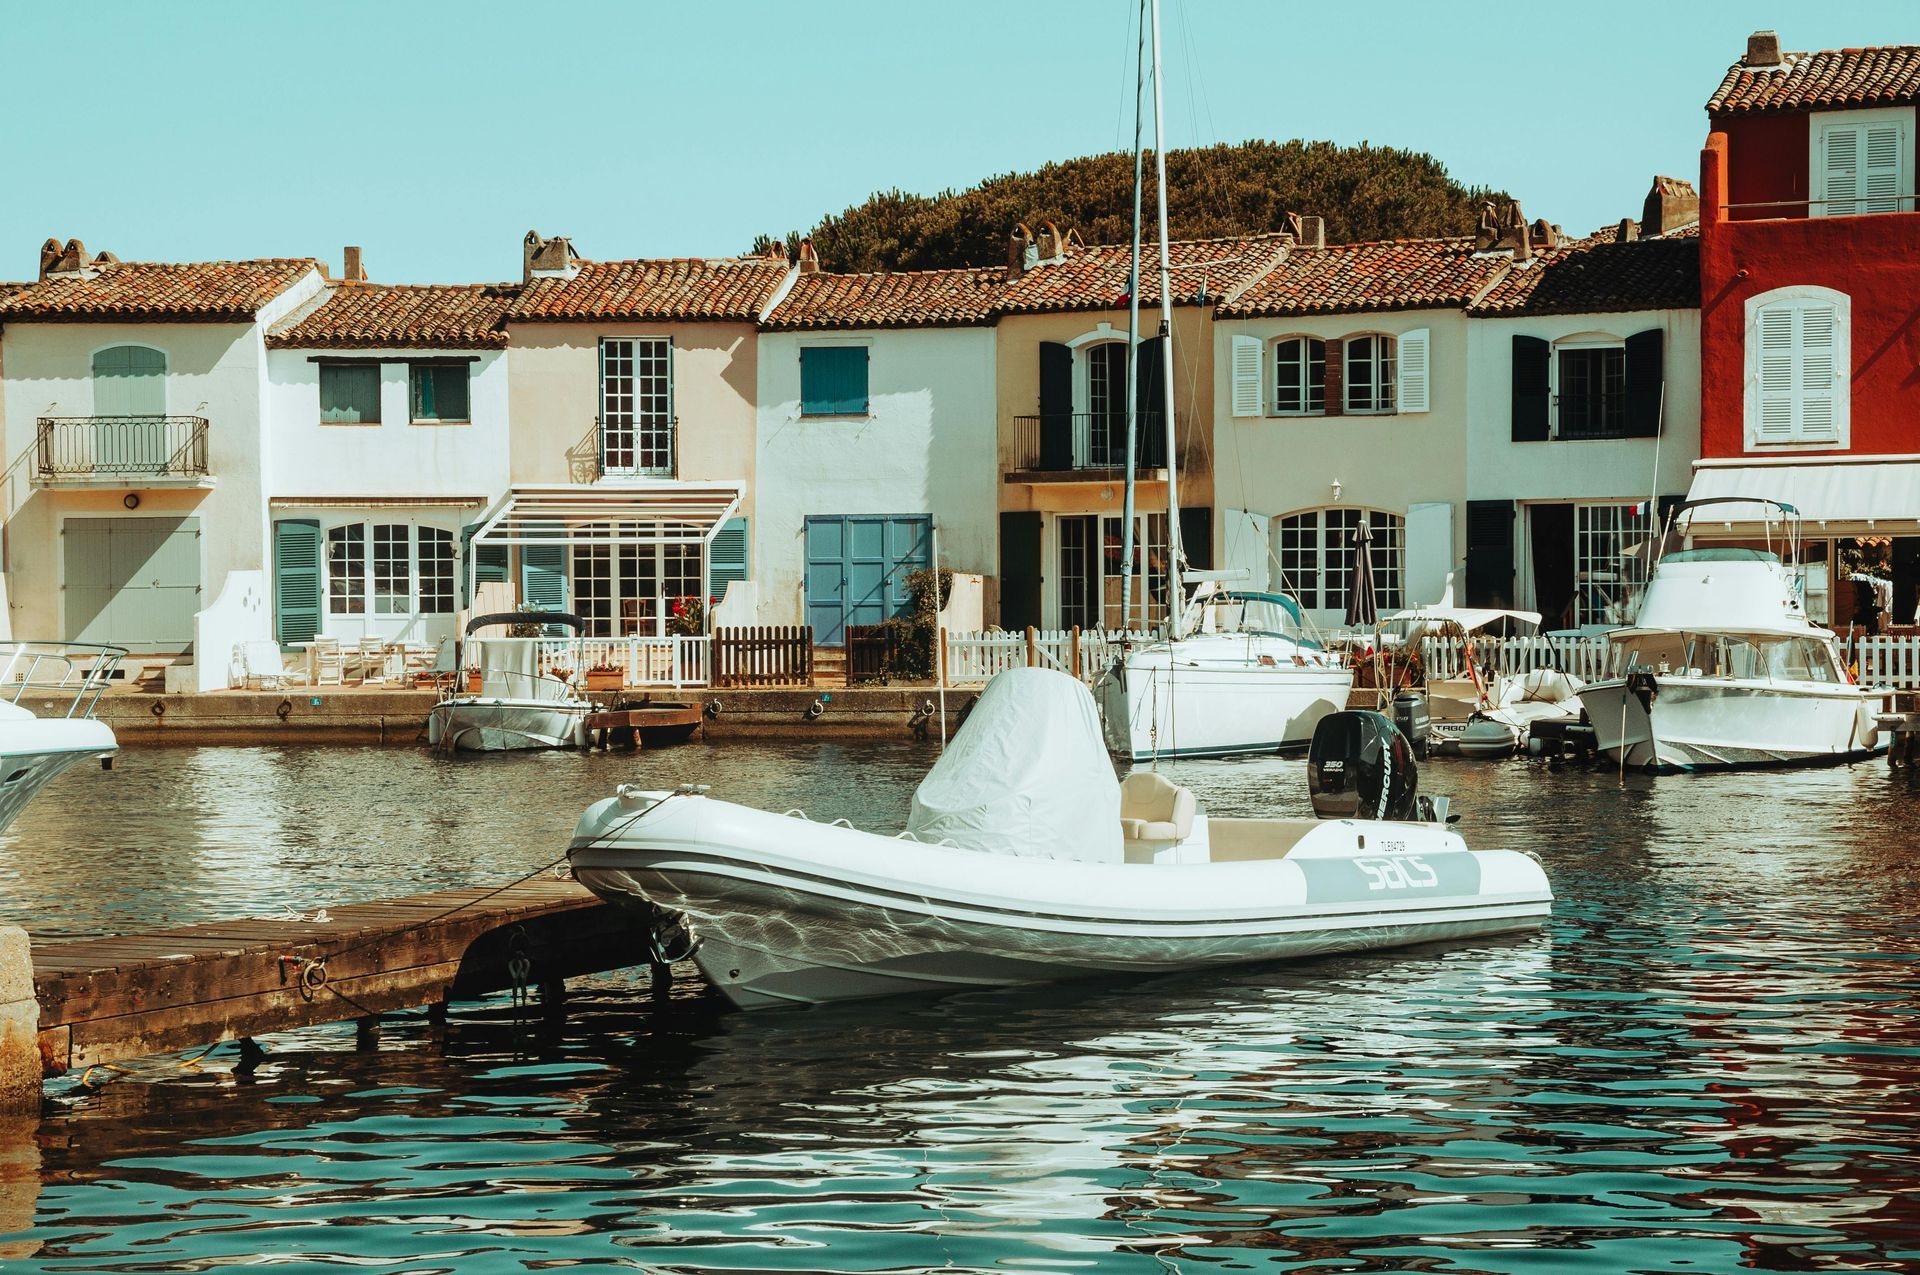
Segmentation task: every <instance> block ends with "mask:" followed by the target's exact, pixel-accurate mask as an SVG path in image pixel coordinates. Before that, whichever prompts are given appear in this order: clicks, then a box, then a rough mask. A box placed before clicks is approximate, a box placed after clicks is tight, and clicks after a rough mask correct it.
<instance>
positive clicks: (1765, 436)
mask: <svg viewBox="0 0 1920 1275" xmlns="http://www.w3.org/2000/svg"><path fill="white" fill-rule="evenodd" d="M1746 309H1747V313H1746V318H1747V331H1746V349H1747V359H1746V373H1747V376H1746V382H1747V383H1746V421H1747V430H1746V433H1747V442H1748V444H1749V445H1756V444H1757V445H1760V446H1766V445H1769V444H1773V445H1779V444H1786V445H1793V444H1796V443H1798V444H1826V445H1832V444H1838V445H1840V446H1845V445H1846V442H1847V437H1848V430H1847V426H1848V419H1849V414H1850V413H1849V399H1850V395H1849V394H1848V385H1847V378H1848V375H1849V373H1850V372H1851V356H1850V351H1851V349H1852V339H1851V333H1850V331H1849V329H1850V326H1851V319H1852V299H1851V298H1850V297H1848V296H1847V294H1846V293H1844V292H1835V291H1834V290H1833V289H1831V288H1818V287H1804V286H1803V287H1791V288H1776V289H1774V290H1773V291H1771V292H1763V293H1760V294H1759V295H1758V296H1753V297H1749V298H1747V307H1746Z"/></svg>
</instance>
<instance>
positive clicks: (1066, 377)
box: [1040, 341, 1073, 469]
mask: <svg viewBox="0 0 1920 1275" xmlns="http://www.w3.org/2000/svg"><path fill="white" fill-rule="evenodd" d="M1040 468H1042V469H1072V468H1073V351H1072V350H1071V349H1069V348H1068V347H1067V346H1064V345H1062V344H1060V343H1059V342H1058V341H1042V342H1041V343H1040Z"/></svg>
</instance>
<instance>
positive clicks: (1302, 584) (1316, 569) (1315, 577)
mask: <svg viewBox="0 0 1920 1275" xmlns="http://www.w3.org/2000/svg"><path fill="white" fill-rule="evenodd" d="M1319 540H1320V515H1319V514H1318V513H1307V514H1294V515H1292V516H1291V517H1288V518H1282V519H1281V520H1280V588H1281V590H1282V591H1283V592H1288V593H1291V594H1293V596H1294V598H1295V600H1296V601H1298V602H1299V603H1300V605H1301V606H1303V607H1317V606H1319V605H1320V553H1319Z"/></svg>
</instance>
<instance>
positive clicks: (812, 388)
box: [800, 345, 867, 416]
mask: <svg viewBox="0 0 1920 1275" xmlns="http://www.w3.org/2000/svg"><path fill="white" fill-rule="evenodd" d="M800 414H801V415H802V416H865V415H866V414H867V350H866V347H865V346H859V345H817V346H810V347H808V348H806V349H803V350H801V351H800Z"/></svg>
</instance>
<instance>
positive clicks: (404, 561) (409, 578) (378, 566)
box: [373, 522, 413, 615]
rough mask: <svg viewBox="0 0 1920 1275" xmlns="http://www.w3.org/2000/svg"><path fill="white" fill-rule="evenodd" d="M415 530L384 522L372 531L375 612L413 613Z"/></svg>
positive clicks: (386, 613)
mask: <svg viewBox="0 0 1920 1275" xmlns="http://www.w3.org/2000/svg"><path fill="white" fill-rule="evenodd" d="M412 531H413V528H411V527H409V526H408V525H407V524H406V523H403V522H400V523H388V522H383V523H380V524H378V525H376V526H375V527H374V529H373V610H374V613H375V614H376V615H406V614H407V613H408V612H409V611H411V610H412V609H413V567H412V559H413V543H412V534H411V533H412Z"/></svg>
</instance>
